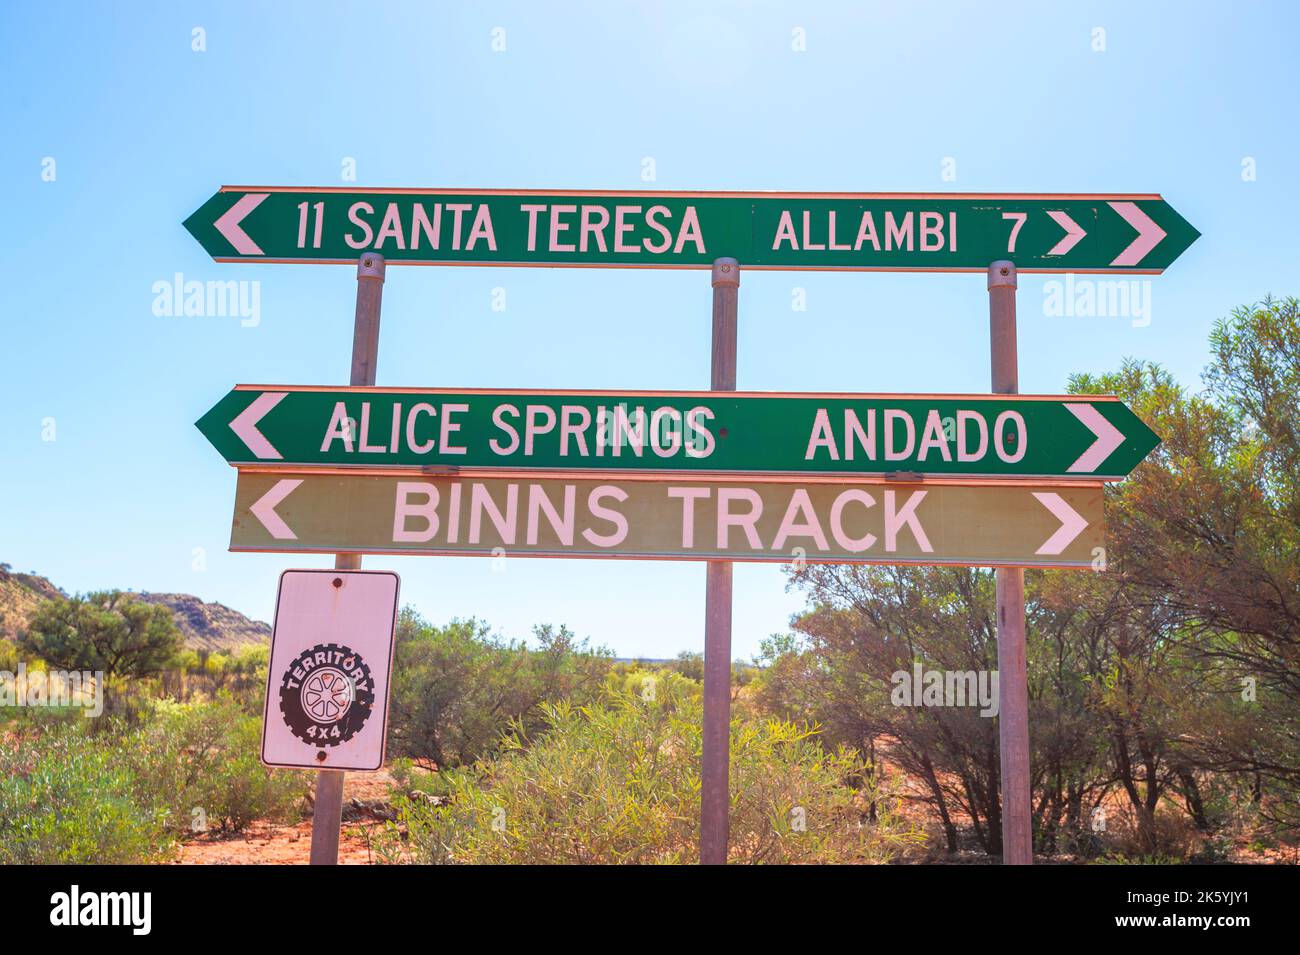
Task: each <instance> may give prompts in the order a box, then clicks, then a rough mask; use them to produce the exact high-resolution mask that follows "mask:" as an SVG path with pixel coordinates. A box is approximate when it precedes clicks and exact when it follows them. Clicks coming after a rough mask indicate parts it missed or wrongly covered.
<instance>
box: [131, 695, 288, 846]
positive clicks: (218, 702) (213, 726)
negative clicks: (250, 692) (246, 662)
mask: <svg viewBox="0 0 1300 955" xmlns="http://www.w3.org/2000/svg"><path fill="white" fill-rule="evenodd" d="M261 722H262V721H261V718H260V716H253V715H252V714H249V713H247V712H245V711H244V709H243V708H242V707H241V706H240V704H239V703H238V702H237V701H236V700H235V699H234V698H233V697H231V696H230V695H229V694H226V693H222V694H219V695H218V697H217V698H216V699H215V700H212V701H210V702H202V703H173V702H170V701H160V702H157V703H155V705H154V708H153V712H152V714H151V717H150V718H149V719H148V720H147V722H146V725H145V726H144V727H143V728H141V729H140V730H138V731H137V732H136V733H135V734H134V736H133V737H132V738H130V739H129V740H127V741H126V743H125V745H124V749H125V750H126V761H127V763H128V765H129V766H130V768H131V769H132V771H133V773H134V775H135V779H136V792H137V797H138V799H139V800H140V801H141V802H142V803H149V802H158V803H162V804H163V805H165V806H167V809H168V816H169V819H170V824H171V825H172V826H173V827H174V828H176V829H177V830H180V831H183V830H195V829H205V828H211V827H214V826H215V827H216V828H218V829H220V830H222V831H238V830H240V829H243V828H244V827H245V826H247V825H248V824H249V823H250V822H252V821H253V820H255V819H275V820H283V819H288V818H291V817H292V815H293V812H294V809H295V807H296V806H297V804H298V802H299V800H301V798H302V797H303V795H304V794H305V792H306V788H307V783H308V779H307V774H305V773H301V772H295V771H293V770H273V769H267V768H266V767H265V766H263V765H262V764H261V761H260V760H259V758H258V752H259V747H260V741H261Z"/></svg>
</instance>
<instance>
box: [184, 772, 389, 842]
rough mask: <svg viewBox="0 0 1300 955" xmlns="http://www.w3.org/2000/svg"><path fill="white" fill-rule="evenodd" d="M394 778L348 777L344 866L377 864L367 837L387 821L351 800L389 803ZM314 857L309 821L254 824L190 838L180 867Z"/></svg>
mask: <svg viewBox="0 0 1300 955" xmlns="http://www.w3.org/2000/svg"><path fill="white" fill-rule="evenodd" d="M393 785H394V783H393V778H392V777H391V776H389V775H388V773H387V772H384V771H381V772H378V773H348V774H347V775H346V776H345V777H344V780H343V831H342V833H341V834H340V837H339V863H340V864H341V865H367V864H369V863H372V862H374V861H375V860H374V858H373V855H372V854H371V852H370V850H369V847H368V845H367V840H366V833H367V831H369V830H381V829H383V826H384V823H383V820H381V819H376V818H374V817H373V816H371V815H370V814H368V813H366V812H362V811H358V810H357V809H356V808H355V807H354V806H353V805H352V800H354V799H357V800H361V801H363V802H365V803H374V802H375V801H381V802H382V801H387V800H388V798H389V792H390V789H391V788H392V787H393ZM310 857H311V820H310V819H304V820H303V821H301V822H299V823H297V824H296V825H275V824H273V823H269V822H261V821H259V822H255V823H253V824H252V825H251V826H249V827H248V828H247V829H245V830H244V831H243V832H237V833H224V834H223V833H219V832H213V833H209V834H205V835H202V836H198V837H196V838H194V839H191V840H189V841H187V842H185V843H184V844H182V846H181V851H180V858H179V859H177V862H178V863H179V864H181V865H250V864H251V865H306V864H307V862H308V861H309V859H310Z"/></svg>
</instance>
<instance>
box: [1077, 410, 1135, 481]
mask: <svg viewBox="0 0 1300 955" xmlns="http://www.w3.org/2000/svg"><path fill="white" fill-rule="evenodd" d="M1065 410H1066V411H1068V412H1070V414H1072V415H1074V416H1075V417H1076V418H1078V419H1079V420H1080V421H1082V422H1083V425H1084V427H1086V428H1087V429H1088V430H1089V431H1091V432H1092V433H1093V434H1094V435H1096V436H1097V439H1096V440H1095V441H1093V442H1092V444H1090V445H1089V446H1088V450H1086V451H1084V452H1083V454H1081V455H1079V457H1078V459H1077V460H1076V461H1075V462H1074V463H1073V464H1071V465H1070V466H1069V467H1068V468H1066V470H1067V471H1070V472H1078V471H1082V472H1084V473H1086V474H1091V473H1093V472H1094V471H1096V470H1097V468H1099V467H1101V466H1102V463H1103V462H1105V460H1106V459H1107V458H1108V457H1110V456H1111V453H1112V452H1113V451H1114V450H1115V449H1116V448H1118V447H1119V446H1120V445H1121V444H1123V443H1124V433H1123V432H1122V431H1120V430H1119V428H1117V427H1115V426H1114V425H1113V424H1111V423H1110V422H1109V421H1107V420H1106V419H1105V418H1104V417H1102V414H1101V412H1100V411H1098V410H1097V409H1096V408H1094V407H1093V406H1092V405H1089V404H1076V405H1070V404H1067V405H1066V406H1065Z"/></svg>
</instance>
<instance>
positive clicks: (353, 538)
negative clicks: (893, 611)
mask: <svg viewBox="0 0 1300 955" xmlns="http://www.w3.org/2000/svg"><path fill="white" fill-rule="evenodd" d="M1104 543H1105V533H1104V527H1103V522H1102V488H1101V485H1099V484H1096V483H1093V484H1086V485H1083V484H1075V485H1051V486H1032V485H1031V486H1028V487H1026V486H1021V485H1006V484H1003V485H992V486H969V485H951V484H938V485H926V484H916V483H907V482H892V481H883V480H882V481H877V482H876V483H861V482H853V483H833V484H809V483H801V482H785V483H780V482H773V481H770V480H763V479H758V480H753V479H748V478H743V479H737V480H736V481H734V482H733V481H728V482H718V481H699V480H691V479H689V478H687V479H683V480H680V481H658V480H653V481H649V480H638V479H635V478H624V477H622V476H618V475H615V476H611V477H607V478H603V479H592V478H590V477H588V478H583V479H573V480H569V479H557V478H552V477H547V478H537V479H511V478H495V477H490V478H473V477H468V476H461V477H446V476H439V477H431V476H428V475H420V474H415V475H410V476H408V477H405V478H403V477H394V476H387V475H368V474H344V475H336V474H310V473H296V474H295V473H286V472H271V473H251V472H244V471H241V472H240V474H239V485H238V488H237V490H236V492H235V513H234V519H233V522H232V525H231V549H232V550H238V551H285V552H314V551H328V552H331V553H338V552H346V551H356V552H360V553H366V554H380V553H394V554H466V555H480V556H495V557H502V556H504V557H509V556H511V555H520V556H534V557H648V558H679V559H681V558H685V559H719V558H720V559H726V560H754V561H776V562H781V561H791V560H804V561H811V562H818V561H820V562H834V563H840V562H859V563H885V564H966V565H973V566H993V565H1005V566H1021V567H1088V566H1092V567H1098V568H1100V567H1103V566H1104V561H1105V552H1104V550H1103V547H1104Z"/></svg>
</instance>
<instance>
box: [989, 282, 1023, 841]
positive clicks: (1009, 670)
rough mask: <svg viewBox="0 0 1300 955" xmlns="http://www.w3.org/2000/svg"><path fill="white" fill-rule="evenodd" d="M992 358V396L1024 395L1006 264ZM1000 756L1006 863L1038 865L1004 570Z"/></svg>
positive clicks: (992, 298) (1017, 586) (1016, 596)
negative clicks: (1018, 393)
mask: <svg viewBox="0 0 1300 955" xmlns="http://www.w3.org/2000/svg"><path fill="white" fill-rule="evenodd" d="M988 288H989V354H990V356H991V364H992V378H993V381H992V385H993V392H994V393H995V394H1000V395H1014V394H1015V393H1016V392H1018V391H1019V390H1020V377H1019V371H1018V367H1017V358H1016V267H1015V265H1014V264H1013V263H1011V262H1007V261H999V262H994V263H993V264H992V265H990V266H989V280H988ZM994 573H995V574H997V584H996V586H997V615H998V619H997V627H998V687H999V693H1000V700H1001V703H1000V706H999V710H998V755H999V758H1000V760H1001V779H1002V859H1003V861H1004V862H1006V863H1008V864H1011V865H1031V864H1032V863H1033V861H1034V834H1033V827H1032V824H1031V821H1030V805H1029V686H1028V677H1027V675H1026V667H1025V571H1024V569H1023V568H1021V567H999V568H998V569H997V570H995V571H994Z"/></svg>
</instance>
